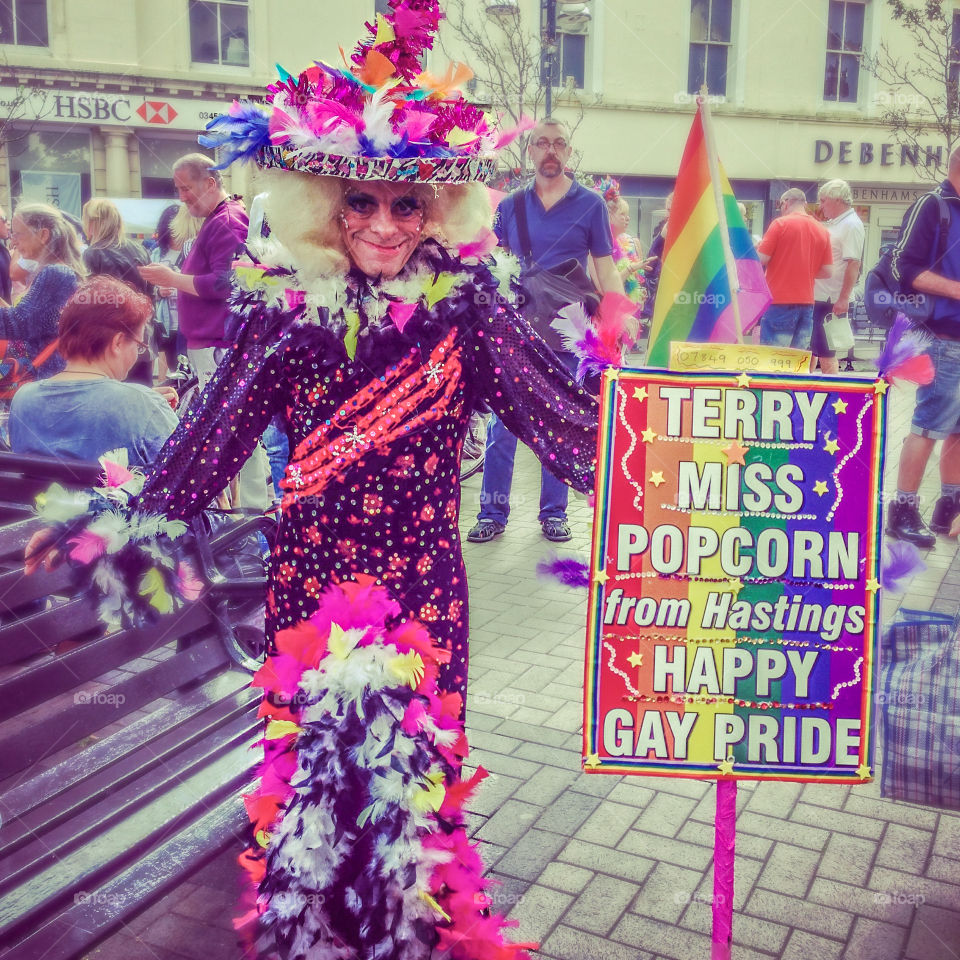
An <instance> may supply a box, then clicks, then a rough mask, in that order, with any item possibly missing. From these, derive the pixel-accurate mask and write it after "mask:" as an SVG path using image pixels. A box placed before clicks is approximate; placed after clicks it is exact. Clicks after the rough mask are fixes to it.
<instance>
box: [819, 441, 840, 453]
mask: <svg viewBox="0 0 960 960" xmlns="http://www.w3.org/2000/svg"><path fill="white" fill-rule="evenodd" d="M823 449H824V450H826V451H827V453H836V452H837V451H838V450H839V449H840V444H839V443H837V441H836V440H828V441H827V442H826V443H825V444H824V445H823Z"/></svg>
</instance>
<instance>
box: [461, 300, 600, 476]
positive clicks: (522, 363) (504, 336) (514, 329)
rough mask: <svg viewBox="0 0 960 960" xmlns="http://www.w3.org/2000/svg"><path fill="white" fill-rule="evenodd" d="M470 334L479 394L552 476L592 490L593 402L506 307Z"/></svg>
mask: <svg viewBox="0 0 960 960" xmlns="http://www.w3.org/2000/svg"><path fill="white" fill-rule="evenodd" d="M470 338H471V341H472V344H473V348H474V350H473V360H474V364H473V376H474V378H475V383H476V387H477V390H478V393H479V395H480V396H481V397H482V398H483V399H484V400H486V401H487V403H488V404H489V405H490V406H491V407H492V409H493V411H494V413H496V415H497V416H498V417H500V418H501V419H502V420H503V422H504V423H505V424H506V426H507V428H508V429H509V430H510V432H511V433H512V434H514V436H516V437H517V438H518V439H519V440H521V441H522V442H523V443H525V444H526V445H527V446H528V447H530V449H531V450H533V452H534V453H535V454H536V455H537V457H538V458H539V459H540V461H541V462H542V463H543V465H544V466H545V467H546V468H547V469H548V470H549V471H550V472H551V473H552V474H554V475H555V476H557V477H559V478H560V479H561V480H563V481H564V482H565V483H569V484H570V486H572V487H574V488H575V489H576V490H579V491H581V492H583V493H586V492H589V491H592V490H593V484H594V475H595V472H596V452H597V421H598V417H599V406H598V404H597V401H596V400H595V399H594V398H593V397H592V396H590V395H589V394H588V393H587V392H586V391H585V390H583V389H582V388H581V387H580V386H578V384H577V382H576V381H575V380H574V378H573V375H572V374H571V373H569V372H568V371H567V370H566V369H565V368H564V367H563V366H562V365H561V364H560V363H559V361H558V360H557V357H556V355H555V354H554V353H553V351H551V350H550V348H549V347H547V345H546V344H545V343H544V342H543V341H542V340H541V339H540V337H539V336H538V335H537V334H536V333H535V332H534V330H533V329H532V328H531V327H530V325H529V324H528V323H527V322H526V321H525V320H524V319H523V318H522V317H521V316H520V315H519V314H518V313H517V312H516V311H515V310H514V309H513V308H512V307H511V306H509V305H503V304H501V305H500V306H498V307H497V310H496V312H495V313H494V314H493V316H490V317H487V318H486V319H484V320H483V321H482V322H480V323H478V324H476V325H475V326H474V327H473V329H472V331H471V334H470Z"/></svg>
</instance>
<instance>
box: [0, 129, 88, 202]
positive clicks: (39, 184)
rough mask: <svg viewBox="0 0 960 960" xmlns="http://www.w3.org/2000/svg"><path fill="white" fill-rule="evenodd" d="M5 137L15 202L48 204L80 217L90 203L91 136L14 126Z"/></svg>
mask: <svg viewBox="0 0 960 960" xmlns="http://www.w3.org/2000/svg"><path fill="white" fill-rule="evenodd" d="M8 136H9V139H8V140H7V142H6V147H7V154H8V156H9V160H10V192H11V195H12V196H13V197H14V199H15V200H20V199H24V200H30V201H39V202H42V203H51V204H53V205H54V206H56V207H60V208H61V209H63V210H65V211H66V212H67V213H72V214H73V215H74V216H75V217H79V216H80V208H81V207H82V206H83V204H84V203H86V202H87V200H89V199H90V186H91V184H90V160H91V155H90V134H89V133H76V132H74V131H73V130H66V129H65V128H63V127H61V128H59V129H58V128H56V127H51V128H48V129H39V130H38V129H32V130H31V129H27V128H22V127H16V126H14V127H12V128H10V129H9V130H8Z"/></svg>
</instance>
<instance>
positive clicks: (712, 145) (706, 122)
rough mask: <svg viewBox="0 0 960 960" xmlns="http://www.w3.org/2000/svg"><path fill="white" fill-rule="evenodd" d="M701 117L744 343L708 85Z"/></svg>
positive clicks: (736, 323)
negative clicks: (708, 98)
mask: <svg viewBox="0 0 960 960" xmlns="http://www.w3.org/2000/svg"><path fill="white" fill-rule="evenodd" d="M697 105H698V106H699V107H700V116H701V118H702V120H703V139H704V141H705V143H706V148H707V167H708V168H709V170H710V183H711V185H712V186H713V201H714V203H715V204H716V206H717V219H718V220H719V221H720V242H721V244H723V259H724V261H725V262H726V264H727V280H728V281H729V283H730V306H731V307H732V308H733V323H734V329H735V330H736V333H737V343H743V323H742V321H741V320H740V297H739V293H740V277H739V275H738V274H737V262H736V260H734V259H733V250H731V249H730V231H729V228H728V227H727V212H726V210H725V209H724V206H723V191H722V189H721V187H720V166H719V163H718V161H717V157H718V154H717V145H716V142H715V141H714V139H713V119H712V117H711V116H710V104H709V103H708V102H707V85H706V84H703V86H701V87H700V96H699V97H698V98H697Z"/></svg>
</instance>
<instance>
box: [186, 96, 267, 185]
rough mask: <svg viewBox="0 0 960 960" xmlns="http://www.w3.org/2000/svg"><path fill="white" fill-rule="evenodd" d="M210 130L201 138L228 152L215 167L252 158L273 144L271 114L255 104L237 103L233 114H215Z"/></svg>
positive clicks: (209, 145) (200, 137)
mask: <svg viewBox="0 0 960 960" xmlns="http://www.w3.org/2000/svg"><path fill="white" fill-rule="evenodd" d="M207 130H209V131H210V133H209V134H207V135H203V134H201V135H200V136H199V137H197V141H198V142H199V143H200V144H201V145H202V146H204V147H208V148H210V149H216V148H218V147H219V148H222V149H223V151H224V159H223V160H222V161H221V162H220V163H218V164H217V165H216V166H215V167H214V168H213V169H214V170H223V169H224V168H225V167H228V166H229V165H230V164H231V163H233V162H234V161H235V160H244V161H249V160H252V159H253V158H254V157H255V156H256V154H257V151H258V150H260V149H261V148H262V147H267V146H269V145H270V117H269V116H268V115H267V114H266V113H264V112H263V110H261V109H259V108H258V107H257V106H255V105H254V104H252V103H234V105H233V106H232V107H231V108H230V113H228V114H223V115H221V116H219V117H215V118H214V119H213V120H211V121H210V122H209V123H208V124H207Z"/></svg>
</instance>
